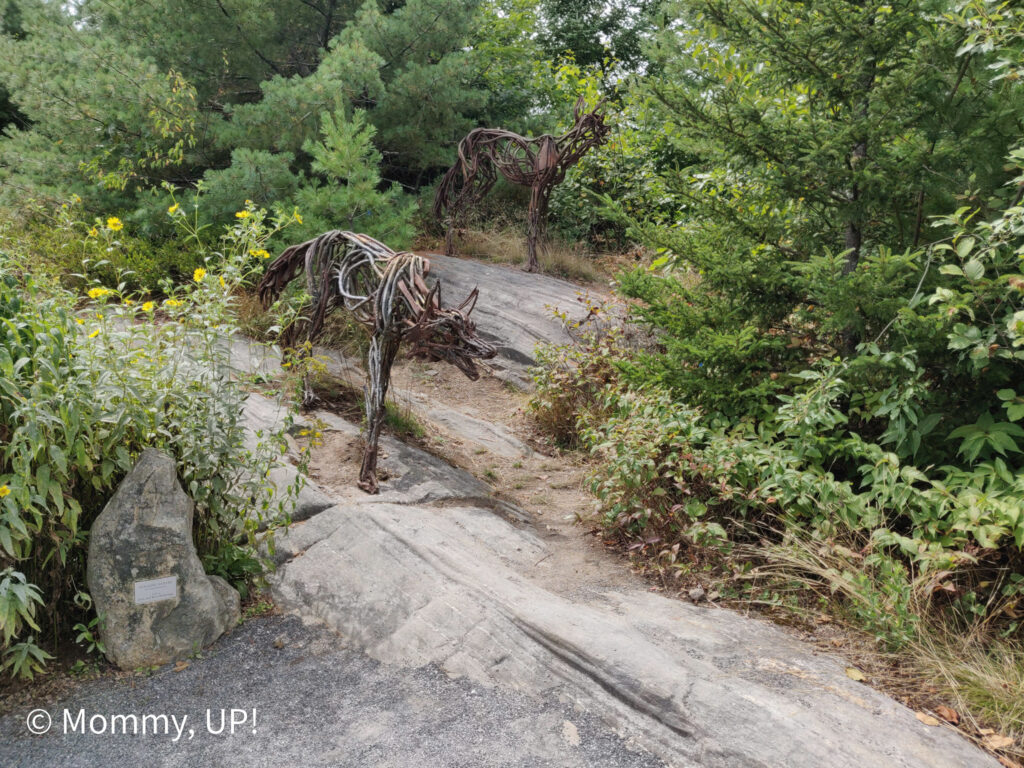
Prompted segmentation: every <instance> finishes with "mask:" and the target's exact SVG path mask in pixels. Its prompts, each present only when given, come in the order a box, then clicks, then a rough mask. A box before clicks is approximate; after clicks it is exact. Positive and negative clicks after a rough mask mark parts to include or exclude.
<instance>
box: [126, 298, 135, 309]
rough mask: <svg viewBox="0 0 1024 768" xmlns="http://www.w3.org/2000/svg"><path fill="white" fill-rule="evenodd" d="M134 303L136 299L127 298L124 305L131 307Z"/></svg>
mask: <svg viewBox="0 0 1024 768" xmlns="http://www.w3.org/2000/svg"><path fill="white" fill-rule="evenodd" d="M134 303H135V299H125V300H124V305H125V306H126V307H130V306H131V305H132V304H134Z"/></svg>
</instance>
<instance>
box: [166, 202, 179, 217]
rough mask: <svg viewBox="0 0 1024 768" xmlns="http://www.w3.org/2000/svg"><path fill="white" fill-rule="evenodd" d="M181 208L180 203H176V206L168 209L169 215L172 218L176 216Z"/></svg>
mask: <svg viewBox="0 0 1024 768" xmlns="http://www.w3.org/2000/svg"><path fill="white" fill-rule="evenodd" d="M179 208H181V206H180V205H178V203H175V204H174V205H172V206H171V207H170V208H168V209H167V213H169V214H170V215H171V216H173V215H174V214H176V213H177V212H178V209H179Z"/></svg>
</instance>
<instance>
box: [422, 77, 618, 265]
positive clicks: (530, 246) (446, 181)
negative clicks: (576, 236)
mask: <svg viewBox="0 0 1024 768" xmlns="http://www.w3.org/2000/svg"><path fill="white" fill-rule="evenodd" d="M583 104H584V101H583V97H582V96H581V97H580V99H579V101H577V102H576V107H575V109H574V110H573V118H574V124H573V127H572V128H571V129H570V130H568V131H566V132H565V133H563V134H562V135H561V136H551V135H549V134H544V135H543V136H538V137H536V138H533V139H527V138H524V137H522V136H520V135H519V134H516V133H512V132H511V131H506V130H503V129H501V128H476V129H475V130H472V131H470V132H469V133H468V134H467V135H466V137H465V138H464V139H463V140H462V141H460V142H459V159H458V161H457V162H456V163H455V165H453V166H452V167H451V168H449V169H448V172H447V173H446V174H445V175H444V178H443V179H442V180H441V184H440V185H439V186H438V188H437V194H436V195H435V196H434V207H433V214H434V218H435V219H436V220H437V221H439V222H441V221H444V223H445V226H446V233H445V241H444V246H445V253H446V254H448V255H449V256H451V255H452V253H453V251H454V249H453V247H452V232H453V230H454V229H456V228H460V229H461V228H462V227H464V226H465V218H466V213H467V212H468V210H469V209H470V208H472V207H473V206H475V205H476V204H478V203H479V202H480V201H481V200H482V199H483V197H484V195H486V194H487V193H488V192H489V191H490V189H491V187H493V186H494V183H495V182H496V181H497V180H498V174H499V173H500V174H501V175H502V176H504V177H505V178H506V179H507V180H508V181H509V182H511V183H512V184H516V185H518V186H521V187H529V188H530V205H529V208H528V209H527V216H526V249H527V253H528V254H529V262H528V263H527V266H526V271H527V272H536V271H537V244H538V242H539V240H540V238H541V237H543V235H544V229H545V226H546V224H547V215H548V200H549V198H550V197H551V190H552V188H554V186H555V185H556V184H559V183H561V181H562V179H564V178H565V172H566V171H567V170H568V169H569V168H571V167H572V166H573V165H575V164H576V163H577V162H579V160H580V158H581V157H583V155H585V154H586V152H587V150H589V149H590V148H591V147H596V146H599V145H601V144H603V143H604V142H605V138H606V137H607V135H608V131H609V128H608V126H606V125H605V124H604V116H603V115H602V114H600V113H599V112H598V110H599V109H600V108H601V104H600V103H599V104H598V105H597V106H596V107H594V110H593V111H592V112H586V113H581V112H582V109H583Z"/></svg>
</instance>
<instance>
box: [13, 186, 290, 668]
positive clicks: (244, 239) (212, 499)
mask: <svg viewBox="0 0 1024 768" xmlns="http://www.w3.org/2000/svg"><path fill="white" fill-rule="evenodd" d="M170 214H171V218H172V219H174V220H175V221H176V222H177V223H178V224H179V225H180V226H182V228H183V230H184V231H185V235H186V238H187V240H188V241H189V242H190V245H191V247H192V248H195V249H198V252H199V255H200V256H201V257H202V258H203V260H204V262H205V264H206V266H205V267H202V268H198V269H196V270H195V272H194V273H193V274H192V275H191V276H190V279H189V280H188V283H187V284H185V285H180V286H178V287H175V286H173V285H172V284H171V281H170V280H168V279H166V278H165V279H164V284H163V286H162V287H163V290H164V293H165V295H166V296H167V298H166V299H164V300H163V301H162V302H158V301H157V300H154V299H148V298H147V297H145V296H139V295H137V294H133V293H131V292H130V291H129V290H128V288H127V286H126V284H125V283H124V282H121V283H119V284H117V285H110V284H108V285H100V284H96V283H93V284H92V287H90V288H89V289H88V291H87V296H86V297H82V296H81V295H79V294H76V293H74V292H72V291H69V290H67V289H63V288H61V287H59V285H58V284H56V283H55V282H52V281H50V280H47V279H46V277H45V274H38V273H37V274H36V275H32V274H30V273H29V271H28V270H27V269H26V265H27V264H28V263H30V261H29V259H31V253H30V252H27V250H26V249H25V248H24V247H23V244H22V243H21V241H20V240H18V239H16V238H13V237H11V236H10V234H9V233H4V235H3V238H2V240H0V438H2V439H0V564H2V565H4V566H5V567H6V570H5V571H4V577H5V578H4V581H3V582H0V584H2V586H0V592H2V593H3V597H2V598H0V602H2V604H3V611H2V612H3V614H4V624H3V632H4V635H3V643H2V644H3V648H4V651H5V653H6V654H7V656H6V657H5V658H6V659H7V661H6V662H5V666H6V667H7V668H10V669H11V670H12V671H13V672H15V673H18V674H25V675H30V674H32V673H34V672H36V671H38V670H39V667H40V666H41V663H42V661H43V659H44V658H45V656H41V655H40V654H42V653H43V652H42V651H41V650H40V649H39V648H37V646H36V645H35V641H34V640H32V639H31V638H29V639H25V637H24V636H25V634H26V632H27V630H29V629H31V630H35V631H37V632H39V631H40V628H42V630H45V631H47V632H48V634H50V636H51V637H54V638H57V637H60V636H62V635H64V634H65V633H66V632H67V631H68V629H69V627H71V625H72V624H73V623H75V620H76V618H78V619H80V621H78V622H77V623H78V624H79V625H80V626H82V627H85V630H87V632H86V634H85V635H82V633H83V629H81V628H80V629H79V630H78V632H79V635H80V636H82V637H83V640H87V639H88V635H89V633H91V632H92V629H91V627H92V626H94V625H93V624H92V622H91V620H90V617H89V611H90V610H91V607H90V604H89V601H83V600H82V599H81V598H78V597H77V595H78V594H79V593H78V590H79V589H80V588H81V586H80V585H81V584H83V582H84V569H85V544H86V539H87V532H88V530H89V528H90V526H91V524H92V521H93V520H94V518H95V516H96V514H98V512H99V511H100V510H101V509H102V507H103V505H104V504H105V503H106V501H107V499H108V498H109V497H110V496H111V495H112V494H113V492H114V490H115V489H116V487H117V485H118V484H119V482H120V480H121V478H122V477H123V476H124V474H125V473H126V472H127V471H128V470H129V469H130V468H131V466H132V465H133V463H134V461H135V459H136V458H137V456H138V455H139V453H140V452H141V451H142V450H143V449H144V448H147V447H157V448H161V449H163V450H165V451H166V452H168V453H169V454H170V455H171V456H173V457H174V458H175V461H176V463H177V466H178V474H179V477H180V479H181V482H182V485H183V486H184V488H185V490H186V492H187V493H188V494H189V496H190V497H191V498H192V500H193V501H194V502H195V517H194V536H195V543H196V546H197V549H198V551H199V553H200V555H201V556H202V557H203V558H204V560H205V561H206V562H207V564H208V565H212V566H214V568H215V572H219V573H220V574H221V575H224V576H226V577H227V578H231V579H233V580H235V581H236V582H239V581H244V580H247V579H249V578H251V577H252V576H253V575H255V571H254V569H253V568H252V567H246V568H242V569H239V568H234V567H233V564H234V563H238V562H247V563H250V564H251V563H257V562H259V556H258V554H257V553H258V551H259V548H260V546H262V545H264V544H266V545H270V546H271V547H272V542H273V531H274V528H275V527H277V526H280V525H282V524H285V523H287V521H288V515H289V508H290V504H291V501H292V498H293V496H294V493H295V492H296V490H297V489H295V488H292V489H289V492H288V493H286V494H285V495H284V496H283V497H282V498H280V500H277V501H274V498H275V497H274V495H273V488H272V486H270V485H269V484H268V483H267V481H266V476H267V472H268V471H269V470H270V469H271V468H272V467H274V466H276V464H277V461H278V457H279V456H280V454H281V452H282V451H283V450H284V449H285V442H284V440H283V437H282V435H281V434H278V433H274V434H266V435H260V436H258V439H257V441H256V444H255V445H248V444H247V443H246V436H245V428H244V422H243V403H244V401H245V398H246V397H247V393H246V391H245V390H244V389H243V388H242V385H241V382H239V381H238V380H237V378H235V377H234V376H233V375H232V373H231V371H232V368H231V364H230V360H229V357H228V356H229V350H228V345H226V344H225V343H224V340H225V338H228V337H230V336H231V334H232V333H233V332H234V330H235V322H234V309H233V304H234V301H235V299H234V296H233V295H234V292H235V291H237V289H238V288H239V287H240V286H241V285H243V284H245V283H246V282H247V281H249V280H251V278H252V277H253V276H255V275H256V274H259V273H260V272H262V269H263V261H264V260H263V258H261V255H262V253H263V252H264V251H263V244H264V243H265V241H266V239H267V238H268V237H269V236H270V235H272V234H273V232H274V231H276V229H277V228H279V227H281V226H284V225H285V224H287V223H288V222H289V220H290V217H286V218H285V219H279V220H277V221H275V222H274V223H273V225H271V224H270V223H269V222H265V212H264V211H262V210H260V209H256V208H254V207H252V206H250V207H248V208H246V209H244V210H243V211H241V212H240V214H241V215H239V217H238V218H237V219H236V221H237V223H236V224H235V225H234V226H233V227H231V228H230V229H229V230H228V232H227V233H226V234H225V236H224V239H223V240H222V244H223V248H222V249H221V250H219V251H208V250H203V246H202V240H201V239H200V238H199V236H198V234H199V232H198V229H197V225H196V223H195V219H194V218H193V219H189V217H187V216H186V214H185V212H184V210H183V209H182V208H181V206H180V205H178V204H175V205H174V206H173V207H172V209H171V211H170ZM194 216H198V214H197V213H195V214H194ZM84 226H85V225H77V226H76V225H75V223H74V222H71V221H70V220H65V227H64V229H63V230H61V231H62V234H63V237H65V238H66V239H67V240H68V241H73V240H75V239H79V240H82V239H84V240H89V239H101V240H103V241H104V243H105V247H106V248H108V249H110V250H113V251H116V250H118V249H119V248H120V244H119V241H118V239H117V238H118V237H120V234H119V233H120V232H121V231H122V229H123V226H124V225H123V224H122V223H121V222H120V221H119V220H118V219H116V218H114V217H111V218H109V219H108V220H107V222H106V223H105V228H104V229H103V231H102V232H99V231H97V232H95V233H94V234H86V235H84V236H83V235H82V234H81V229H82V228H84ZM79 246H81V243H79ZM34 271H35V270H34ZM220 564H226V565H224V567H217V566H218V565H220ZM15 567H17V568H18V571H17V572H15V571H14V570H13V569H14V568H15ZM22 574H24V575H22ZM36 604H40V605H42V606H44V611H43V614H44V616H43V617H40V616H38V615H37V614H36ZM16 640H23V642H22V643H20V644H19V643H16V642H15V641H16Z"/></svg>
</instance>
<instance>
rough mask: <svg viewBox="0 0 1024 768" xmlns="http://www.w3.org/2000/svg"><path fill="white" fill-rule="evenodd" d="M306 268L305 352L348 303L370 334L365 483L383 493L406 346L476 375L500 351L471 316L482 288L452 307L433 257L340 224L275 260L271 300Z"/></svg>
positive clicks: (308, 391) (268, 289) (263, 291)
mask: <svg viewBox="0 0 1024 768" xmlns="http://www.w3.org/2000/svg"><path fill="white" fill-rule="evenodd" d="M303 270H305V273H306V286H307V290H308V291H309V294H310V296H311V297H312V298H313V305H314V306H313V315H312V317H311V318H310V320H309V325H308V328H307V331H306V340H307V341H308V342H310V343H309V344H307V345H306V352H305V354H309V350H310V349H311V347H312V342H313V340H314V339H316V337H317V336H318V335H319V334H320V332H321V331H322V330H323V326H324V321H325V319H326V317H327V315H328V313H329V312H330V311H331V310H332V309H334V308H335V307H337V306H343V307H344V308H345V309H346V310H347V311H348V312H350V313H351V314H352V316H353V317H354V318H355V319H356V320H357V321H358V322H359V323H361V324H362V325H363V326H364V327H365V328H366V329H367V330H368V331H369V333H370V351H369V354H368V356H367V361H366V366H367V373H368V378H369V382H368V385H367V387H366V388H365V389H364V394H365V400H366V432H365V438H366V447H365V449H364V452H363V464H362V467H361V468H360V470H359V487H360V488H362V489H363V490H364V491H366V492H367V493H376V492H377V477H376V469H377V442H378V440H379V439H380V429H381V426H382V424H383V422H384V398H385V397H386V395H387V391H388V385H389V384H390V381H391V366H392V365H393V364H394V362H395V356H396V355H397V354H398V347H399V345H400V344H401V343H402V341H408V342H410V344H411V348H410V350H409V351H410V354H412V355H413V356H415V357H422V358H426V359H428V360H434V361H445V362H448V363H451V364H452V365H454V366H455V367H457V368H458V369H459V370H460V371H462V372H463V373H464V374H466V376H467V377H468V378H470V379H472V380H474V381H475V380H476V379H478V378H479V377H480V374H479V372H478V371H477V368H476V365H475V364H474V362H473V361H474V359H480V358H484V359H486V358H491V357H494V354H495V349H494V347H493V346H491V345H490V344H488V343H487V342H486V341H484V340H482V339H481V338H480V337H479V336H477V334H476V326H475V325H474V324H473V322H472V321H471V320H470V319H469V315H470V313H471V312H472V311H473V307H474V306H475V305H476V300H477V296H478V295H479V292H478V291H477V289H476V288H474V289H473V290H472V292H470V294H469V296H468V297H467V298H466V300H465V301H464V302H462V304H461V305H460V306H459V307H458V308H444V307H443V306H442V305H441V282H440V281H438V282H437V283H436V284H435V285H434V287H433V288H431V289H428V288H427V284H426V281H425V277H426V275H427V273H428V272H429V271H430V262H429V261H427V259H425V258H423V257H422V256H417V255H416V254H414V253H409V252H405V251H403V252H401V253H395V252H394V251H392V250H391V249H390V248H388V247H387V246H386V245H384V244H383V243H381V242H379V241H377V240H374V239H373V238H372V237H369V236H367V235H360V234H356V233H353V232H342V231H340V230H332V231H330V232H325V233H324V234H322V235H320V236H318V237H315V238H313V239H312V240H308V241H306V242H305V243H300V244H299V245H293V246H291V247H290V248H288V249H286V250H285V251H284V252H283V253H282V254H281V255H280V256H279V257H278V258H277V259H276V260H275V261H274V262H273V263H272V264H271V265H270V267H269V268H268V269H267V273H266V275H264V277H263V280H261V281H260V285H259V296H260V300H261V301H262V302H263V305H264V306H269V305H270V304H271V303H273V301H274V300H275V299H276V298H277V297H278V296H279V295H280V294H281V291H283V290H284V288H285V286H286V285H288V283H290V282H291V281H292V280H294V279H295V278H296V277H297V276H298V275H299V273H301V272H302V271H303ZM303 386H304V389H305V397H304V404H305V405H307V406H308V405H311V404H312V403H313V402H314V401H315V399H316V398H315V396H314V395H313V391H312V388H311V386H310V383H309V380H308V377H307V378H305V379H304V380H303Z"/></svg>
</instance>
